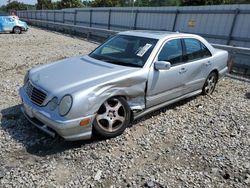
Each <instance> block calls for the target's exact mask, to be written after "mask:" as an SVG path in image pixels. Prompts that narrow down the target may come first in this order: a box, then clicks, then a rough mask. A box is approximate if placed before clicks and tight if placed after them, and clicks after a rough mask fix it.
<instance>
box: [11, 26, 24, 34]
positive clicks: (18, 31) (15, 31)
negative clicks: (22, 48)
mask: <svg viewBox="0 0 250 188" xmlns="http://www.w3.org/2000/svg"><path fill="white" fill-rule="evenodd" d="M13 33H15V34H21V33H22V29H21V28H20V27H14V28H13Z"/></svg>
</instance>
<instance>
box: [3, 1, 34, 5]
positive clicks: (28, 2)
mask: <svg viewBox="0 0 250 188" xmlns="http://www.w3.org/2000/svg"><path fill="white" fill-rule="evenodd" d="M16 1H19V2H23V3H26V4H32V5H34V4H36V3H37V0H16ZM6 3H7V0H0V6H2V5H5V4H6Z"/></svg>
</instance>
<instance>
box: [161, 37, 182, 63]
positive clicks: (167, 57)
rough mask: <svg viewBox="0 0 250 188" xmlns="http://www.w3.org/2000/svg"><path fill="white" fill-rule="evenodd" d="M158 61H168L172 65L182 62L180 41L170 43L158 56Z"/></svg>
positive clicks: (175, 40)
mask: <svg viewBox="0 0 250 188" xmlns="http://www.w3.org/2000/svg"><path fill="white" fill-rule="evenodd" d="M158 61H168V62H170V63H171V64H177V63H181V62H182V45H181V40H180V39H174V40H171V41H168V42H167V43H166V44H165V45H164V46H163V48H162V49H161V52H160V53H159V55H158Z"/></svg>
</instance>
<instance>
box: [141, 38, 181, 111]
mask: <svg viewBox="0 0 250 188" xmlns="http://www.w3.org/2000/svg"><path fill="white" fill-rule="evenodd" d="M157 60H158V61H168V62H170V63H171V68H170V69H169V70H156V69H155V68H154V65H152V66H151V68H150V72H149V78H148V87H147V95H146V106H147V108H149V107H151V106H155V105H158V104H161V103H163V102H166V101H169V100H171V99H174V98H177V97H179V96H181V95H182V90H183V86H184V84H185V74H186V67H185V64H183V47H182V42H181V40H180V39H173V40H170V41H167V42H166V43H165V44H164V45H163V47H162V48H161V50H160V52H159V54H158V57H157Z"/></svg>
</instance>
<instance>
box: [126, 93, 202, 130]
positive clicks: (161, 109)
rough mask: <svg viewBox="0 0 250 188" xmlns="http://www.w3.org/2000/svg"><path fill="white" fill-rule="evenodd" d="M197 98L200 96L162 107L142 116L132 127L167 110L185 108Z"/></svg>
mask: <svg viewBox="0 0 250 188" xmlns="http://www.w3.org/2000/svg"><path fill="white" fill-rule="evenodd" d="M197 97H199V95H197V96H193V97H190V98H187V99H183V100H181V101H178V102H175V103H173V104H170V105H168V106H166V107H162V108H160V109H158V110H155V111H153V112H150V113H148V114H146V115H145V116H142V117H140V118H138V119H137V120H134V121H133V122H132V123H131V124H130V127H132V126H133V125H135V124H137V123H139V122H141V121H145V120H147V119H150V118H154V117H155V116H158V115H160V114H161V113H165V112H166V111H167V110H174V109H176V108H178V107H180V106H183V105H185V104H187V103H188V102H190V101H192V100H194V99H195V98H197Z"/></svg>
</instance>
